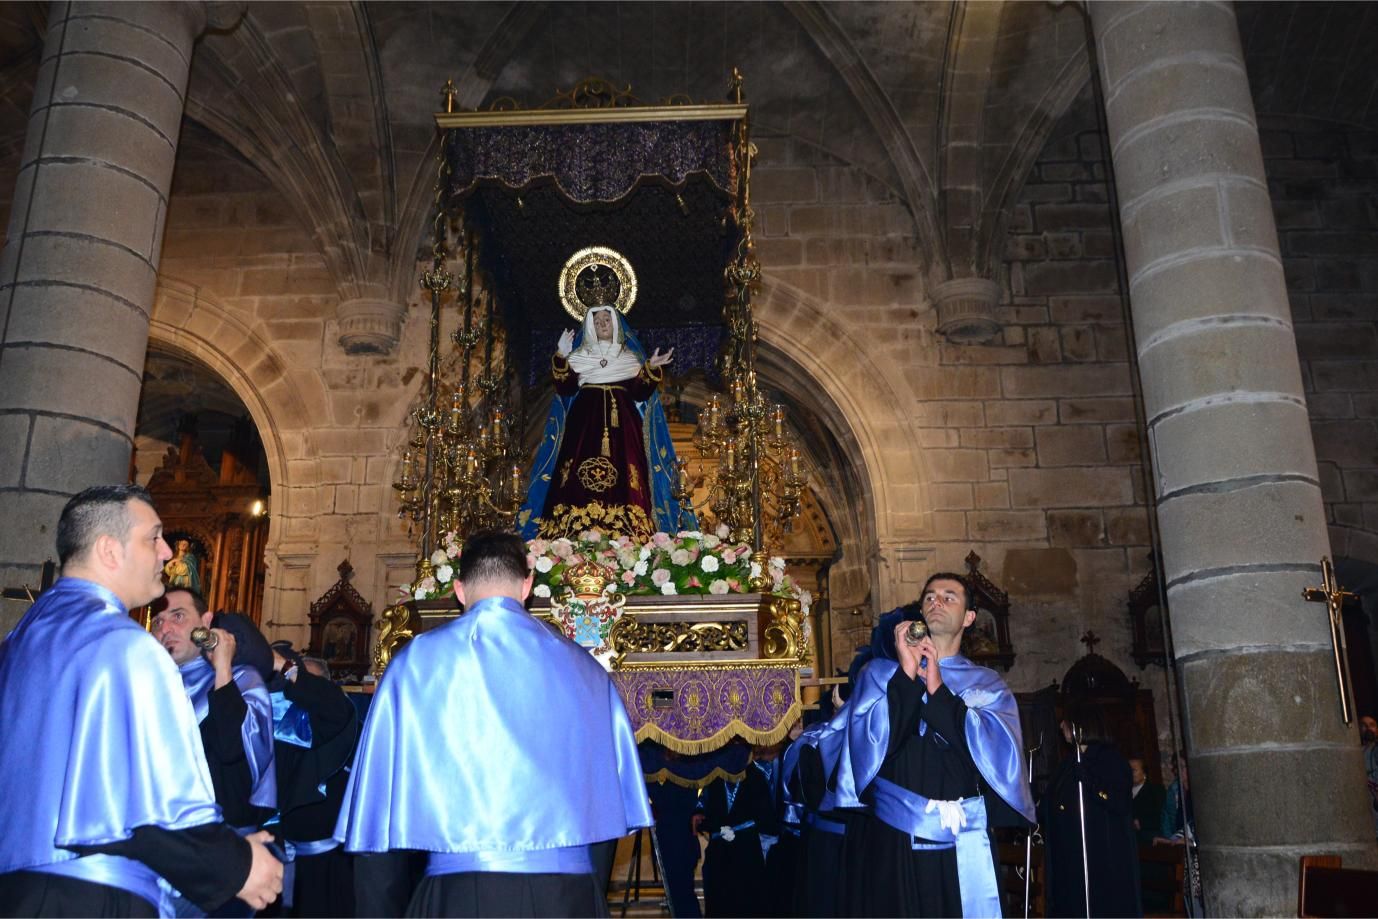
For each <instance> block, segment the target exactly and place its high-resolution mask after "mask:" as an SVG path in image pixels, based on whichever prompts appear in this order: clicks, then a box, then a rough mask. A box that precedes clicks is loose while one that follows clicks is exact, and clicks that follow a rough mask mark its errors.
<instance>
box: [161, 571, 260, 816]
mask: <svg viewBox="0 0 1378 919" xmlns="http://www.w3.org/2000/svg"><path fill="white" fill-rule="evenodd" d="M239 618H240V620H241V621H240V622H239V623H236V625H239V626H241V628H240V634H241V635H244V633H245V631H246V630H245V629H244V628H243V627H244V626H247V627H248V629H252V631H253V633H254V634H253V635H252V636H251V637H252V639H256V640H257V643H258V644H260V645H262V648H261V649H257V648H251V649H250V650H251V651H252V650H258V651H261V655H259V656H261V657H263V658H264V661H263V664H264V666H265V667H266V668H268V669H269V672H270V674H271V667H272V649H271V648H270V647H269V646H268V642H267V640H266V639H264V638H263V636H262V635H260V634H258V630H257V629H253V624H252V623H251V622H249V621H248V620H247V619H243V618H242V617H239ZM211 624H212V616H211V614H210V612H209V611H208V609H207V607H206V601H205V599H204V598H202V596H201V595H200V594H199V593H197V592H195V591H193V590H189V589H187V588H185V587H170V588H168V590H167V593H165V594H164V595H163V597H162V599H160V600H158V601H157V602H156V603H154V604H153V621H152V628H151V629H150V631H152V633H153V637H154V638H156V639H158V643H159V644H161V645H162V646H163V647H164V648H166V649H167V652H168V654H169V655H170V656H171V657H172V662H173V663H174V664H176V665H177V670H178V672H179V673H180V674H181V675H182V685H183V686H185V687H186V693H187V696H188V697H189V698H190V699H191V705H192V708H193V709H194V710H195V711H196V718H197V721H198V723H199V725H200V730H201V745H202V747H203V748H204V749H205V752H206V765H207V766H208V767H209V768H210V773H211V784H212V786H213V787H214V788H215V802H216V803H217V804H219V805H220V809H221V811H222V812H223V813H224V815H225V822H226V823H228V824H229V825H230V826H233V827H235V828H236V829H239V830H241V831H243V830H246V829H250V828H253V829H257V828H258V826H259V824H261V823H262V822H263V821H264V820H267V819H268V818H269V817H271V816H272V815H273V811H275V810H276V809H277V775H276V771H275V770H274V768H273V749H274V748H273V703H272V700H271V699H270V698H269V695H268V686H267V683H266V682H265V681H264V677H263V674H262V673H260V671H259V669H258V668H257V667H254V666H250V665H249V664H246V663H242V662H241V663H236V662H235V661H236V651H237V650H239V647H240V644H239V640H238V639H237V638H236V636H235V633H234V632H232V631H230V630H229V629H226V628H218V627H217V628H211ZM197 627H204V628H208V629H210V631H211V635H212V636H213V637H214V639H215V646H214V647H213V648H210V649H209V650H207V651H205V652H203V651H202V650H201V648H199V647H197V645H196V644H195V643H194V642H193V641H192V640H191V633H192V630H193V629H195V628H197ZM245 637H246V639H247V638H249V637H250V636H245ZM246 643H247V642H246ZM239 657H241V658H243V657H245V655H243V654H241V655H239Z"/></svg>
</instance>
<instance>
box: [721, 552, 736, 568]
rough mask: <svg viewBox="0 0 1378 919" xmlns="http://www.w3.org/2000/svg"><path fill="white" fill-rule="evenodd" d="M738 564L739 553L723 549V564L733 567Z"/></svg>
mask: <svg viewBox="0 0 1378 919" xmlns="http://www.w3.org/2000/svg"><path fill="white" fill-rule="evenodd" d="M736 562H737V553H736V552H734V551H733V550H731V549H723V550H722V563H723V564H724V565H733V564H736Z"/></svg>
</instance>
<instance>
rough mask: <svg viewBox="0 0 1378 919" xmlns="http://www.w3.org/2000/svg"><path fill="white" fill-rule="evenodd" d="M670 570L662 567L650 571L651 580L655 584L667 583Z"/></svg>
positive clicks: (662, 584)
mask: <svg viewBox="0 0 1378 919" xmlns="http://www.w3.org/2000/svg"><path fill="white" fill-rule="evenodd" d="M669 580H670V572H669V571H668V570H666V569H664V568H657V569H656V570H655V571H652V572H651V582H652V583H653V584H655V585H656V586H658V587H659V586H664V585H665V584H667V583H669Z"/></svg>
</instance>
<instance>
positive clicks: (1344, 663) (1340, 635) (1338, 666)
mask: <svg viewBox="0 0 1378 919" xmlns="http://www.w3.org/2000/svg"><path fill="white" fill-rule="evenodd" d="M1301 595H1302V597H1303V598H1304V599H1306V600H1311V601H1313V602H1316V603H1324V604H1325V605H1326V608H1327V610H1328V611H1329V613H1330V649H1331V651H1333V652H1334V654H1335V681H1336V682H1337V683H1339V686H1340V715H1341V716H1342V717H1343V718H1344V721H1345V724H1349V723H1350V721H1351V720H1352V716H1351V714H1350V711H1349V691H1350V690H1349V649H1348V648H1347V647H1346V646H1345V629H1344V612H1343V608H1344V604H1345V601H1346V600H1357V599H1359V597H1358V596H1357V595H1356V594H1352V593H1350V592H1349V591H1347V590H1345V589H1344V588H1343V587H1341V586H1340V583H1339V581H1337V580H1335V566H1334V565H1332V564H1330V557H1329V556H1324V557H1322V558H1321V586H1320V587H1307V588H1306V589H1304V590H1303V591H1302V592H1301Z"/></svg>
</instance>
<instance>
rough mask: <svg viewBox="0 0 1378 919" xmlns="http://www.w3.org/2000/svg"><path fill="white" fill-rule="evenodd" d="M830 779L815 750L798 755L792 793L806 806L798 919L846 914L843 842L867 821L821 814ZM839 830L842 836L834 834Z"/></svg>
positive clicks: (839, 814)
mask: <svg viewBox="0 0 1378 919" xmlns="http://www.w3.org/2000/svg"><path fill="white" fill-rule="evenodd" d="M827 780H828V777H827V776H826V775H825V774H824V766H823V758H822V756H820V755H819V752H818V748H817V747H815V746H805V747H804V748H803V749H801V750H800V751H799V770H798V774H797V775H796V777H795V779H794V781H795V783H796V784H795V785H793V786H792V787H791V790H792V791H793V793H794V794H795V795H796V797H797V798H798V799H799V800H800V801H802V802H804V809H805V817H804V827H803V830H802V832H801V833H800V835H799V849H800V853H799V869H798V870H799V878H800V881H799V884H798V885H797V886H796V888H795V899H794V914H795V915H796V916H811V917H819V919H831V917H833V916H841V915H843V914H844V913H845V908H844V907H845V904H844V903H843V900H842V892H843V891H845V890H846V889H847V882H846V861H845V859H844V854H845V850H844V848H843V842H844V838H845V835H846V833H845V827H846V825H847V824H848V823H851V822H855V821H858V820H862V819H865V816H864V815H862V814H849V813H845V812H839V811H826V812H822V813H820V812H819V810H818V806H819V804H820V803H821V802H822V799H823V795H824V792H825V791H826V783H827ZM839 827H842V828H844V829H843V832H835V830H837V829H838V828H839Z"/></svg>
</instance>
